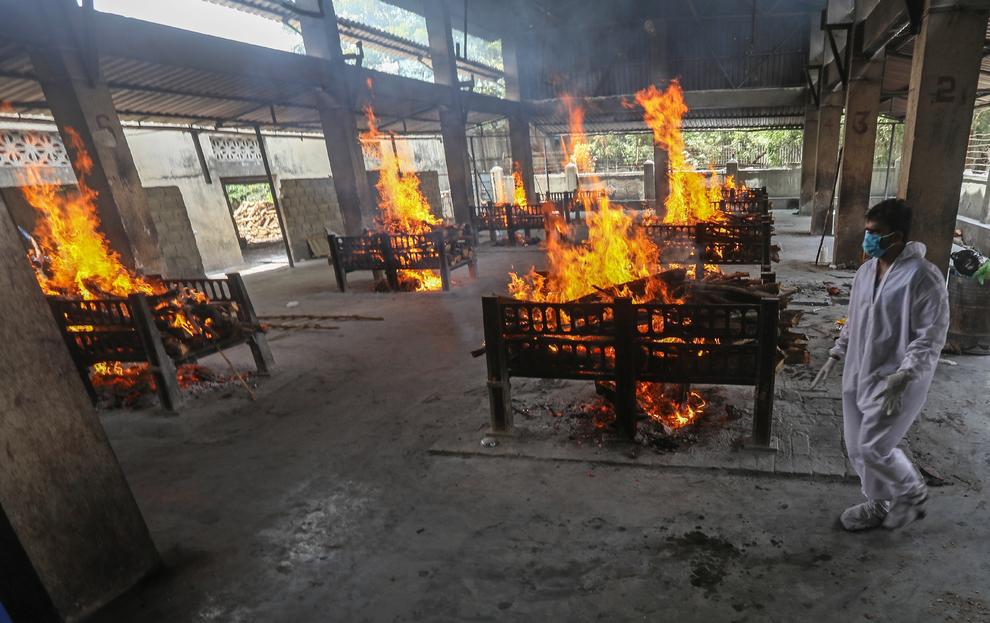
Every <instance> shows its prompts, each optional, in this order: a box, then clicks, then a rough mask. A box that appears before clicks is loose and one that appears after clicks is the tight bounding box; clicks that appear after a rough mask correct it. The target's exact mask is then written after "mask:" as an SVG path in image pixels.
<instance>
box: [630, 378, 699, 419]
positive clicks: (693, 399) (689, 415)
mask: <svg viewBox="0 0 990 623" xmlns="http://www.w3.org/2000/svg"><path fill="white" fill-rule="evenodd" d="M679 390H680V388H679V387H678V386H666V385H664V384H663V383H646V382H641V383H637V384H636V401H637V402H638V403H639V407H640V409H641V410H642V411H643V412H644V413H646V414H647V415H648V416H649V417H650V418H651V419H653V420H655V421H657V422H659V423H661V424H663V425H664V426H665V427H667V428H669V429H672V430H676V429H678V428H684V427H685V426H687V425H689V424H691V423H692V422H694V421H695V420H697V419H698V417H699V416H701V414H702V413H704V411H705V407H707V406H708V402H707V401H706V400H705V399H704V398H703V397H702V396H701V394H699V393H698V392H688V393H687V396H685V397H684V400H683V402H682V401H681V400H680V397H679V396H677V394H678V392H679Z"/></svg>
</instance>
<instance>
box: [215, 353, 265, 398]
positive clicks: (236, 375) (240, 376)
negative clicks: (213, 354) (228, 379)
mask: <svg viewBox="0 0 990 623" xmlns="http://www.w3.org/2000/svg"><path fill="white" fill-rule="evenodd" d="M217 354H218V355H220V356H221V357H223V360H224V361H226V362H227V365H228V366H230V371H231V372H232V373H233V374H234V376H235V377H237V380H238V381H240V382H241V385H243V386H244V389H246V390H247V393H248V396H250V397H251V400H257V399H258V396H257V395H256V394H255V393H254V391H253V390H252V389H251V386H250V385H248V382H247V381H246V380H245V379H244V377H243V376H242V375H241V373H240V372H238V371H237V369H236V368H234V362H232V361H231V360H230V359H228V358H227V354H226V353H225V352H223V351H222V350H220V349H217Z"/></svg>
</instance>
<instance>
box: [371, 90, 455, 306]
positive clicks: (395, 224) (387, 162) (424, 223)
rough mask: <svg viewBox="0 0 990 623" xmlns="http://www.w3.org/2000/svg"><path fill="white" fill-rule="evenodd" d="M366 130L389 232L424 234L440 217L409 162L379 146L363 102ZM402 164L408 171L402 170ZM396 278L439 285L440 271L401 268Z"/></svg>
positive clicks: (420, 285) (424, 287) (426, 286)
mask: <svg viewBox="0 0 990 623" xmlns="http://www.w3.org/2000/svg"><path fill="white" fill-rule="evenodd" d="M364 112H365V115H366V116H367V118H368V131H367V132H364V133H362V134H361V139H362V141H363V145H362V147H363V149H364V151H365V153H366V154H368V155H369V156H370V157H372V158H377V159H378V160H379V162H380V163H381V165H380V167H379V176H378V183H377V184H376V185H375V187H376V188H377V189H378V196H379V198H380V200H379V204H378V207H379V208H380V209H381V213H382V214H381V222H382V225H383V227H384V229H385V231H386V232H388V233H390V234H427V233H430V232H431V231H432V230H433V226H435V225H439V224H440V223H441V222H442V220H441V219H439V218H437V217H436V216H435V215H434V214H433V212H432V210H431V209H430V204H429V203H428V202H427V201H426V197H424V196H423V192H422V191H421V190H420V187H419V176H418V175H416V174H415V173H413V172H412V168H413V167H412V165H411V163H408V162H402V159H401V158H400V157H399V155H398V154H396V153H395V152H393V151H392V150H391V149H387V148H383V147H382V140H383V139H384V137H383V136H382V134H381V133H380V132H379V131H378V125H377V122H376V119H375V111H374V110H373V109H372V108H371V105H370V104H368V105H365V108H364ZM403 168H405V169H406V171H408V172H403V171H402V169H403ZM399 281H400V282H405V283H407V284H409V287H410V288H411V289H413V290H415V291H417V292H421V291H433V290H440V289H441V281H440V275H438V274H436V273H435V272H433V271H428V270H427V271H420V270H400V271H399Z"/></svg>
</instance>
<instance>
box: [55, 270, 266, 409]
mask: <svg viewBox="0 0 990 623" xmlns="http://www.w3.org/2000/svg"><path fill="white" fill-rule="evenodd" d="M163 283H164V284H165V286H166V287H167V288H169V290H176V289H180V288H190V289H193V290H197V291H199V292H201V293H203V295H205V296H206V298H207V299H208V304H209V305H212V306H217V307H225V308H227V309H228V310H230V311H231V313H232V315H234V316H236V318H237V320H238V322H239V323H240V330H239V331H236V332H234V333H233V334H231V335H229V336H226V337H224V338H223V339H220V340H214V341H210V342H209V343H208V344H207V345H206V346H204V347H202V348H198V349H196V350H194V351H191V352H189V353H188V354H186V355H185V356H183V357H181V358H172V357H170V356H169V354H168V353H167V352H166V350H165V345H164V344H163V342H162V336H161V333H160V332H159V329H158V325H157V324H156V323H155V311H154V309H155V306H156V304H157V303H158V302H159V301H160V300H161V299H163V298H166V297H168V296H169V295H167V294H166V295H160V296H149V295H144V294H132V295H130V296H128V297H127V298H106V299H97V300H90V301H83V300H77V299H62V298H57V297H48V303H49V305H50V306H51V308H52V312H53V313H54V315H55V320H56V322H57V323H58V325H59V328H60V329H61V331H62V337H63V338H64V339H65V343H66V345H67V346H68V347H69V353H70V354H71V355H72V361H73V363H74V364H75V366H76V369H77V370H78V371H79V375H80V376H81V377H82V380H83V384H84V385H85V386H86V391H87V392H88V393H89V396H90V399H92V400H93V401H94V402H96V390H95V389H94V388H93V384H92V382H91V380H90V378H89V367H90V366H92V365H93V364H97V363H109V362H115V361H120V362H123V363H147V364H148V366H149V367H150V370H151V373H152V376H153V378H154V379H155V385H156V387H157V390H158V396H159V398H160V399H161V404H162V407H163V408H165V409H166V410H168V411H177V410H178V409H179V407H180V406H181V404H182V395H181V393H180V392H179V382H178V378H177V377H176V366H177V365H179V364H184V363H192V362H194V361H196V360H198V359H200V358H202V357H206V356H207V355H211V354H213V353H216V352H219V351H221V350H225V349H227V348H231V347H233V346H238V345H240V344H247V345H248V346H249V347H250V348H251V353H252V354H253V355H254V362H255V365H256V366H257V370H258V374H269V373H270V372H271V370H272V368H273V367H274V365H275V360H274V359H273V358H272V352H271V349H270V348H269V347H268V340H267V338H266V337H265V334H264V332H263V331H262V330H261V326H260V324H259V323H258V317H257V315H255V312H254V307H253V306H252V304H251V299H250V298H249V297H248V293H247V288H245V287H244V280H243V279H242V278H241V276H240V274H238V273H228V274H227V278H226V279H205V278H204V279H198V278H197V279H164V280H163ZM235 310H236V311H235ZM73 327H85V329H86V330H73Z"/></svg>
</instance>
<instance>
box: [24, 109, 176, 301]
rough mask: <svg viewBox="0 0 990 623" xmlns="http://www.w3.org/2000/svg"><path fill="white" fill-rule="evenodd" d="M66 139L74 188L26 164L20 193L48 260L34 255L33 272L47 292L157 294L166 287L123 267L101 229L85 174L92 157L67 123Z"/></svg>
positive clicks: (90, 296) (95, 295) (81, 295)
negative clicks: (67, 189)
mask: <svg viewBox="0 0 990 623" xmlns="http://www.w3.org/2000/svg"><path fill="white" fill-rule="evenodd" d="M67 133H68V135H69V139H70V141H71V143H72V146H73V148H74V149H75V150H76V154H77V157H76V169H77V172H78V174H77V177H78V178H79V179H78V185H77V187H78V191H76V192H74V193H68V194H62V193H60V192H59V189H58V187H57V186H55V185H53V184H48V183H46V182H45V181H43V179H42V176H41V174H40V173H39V171H38V169H37V168H36V167H29V168H28V169H27V172H26V174H25V179H24V180H23V181H22V188H21V192H22V194H23V195H24V198H25V199H26V200H27V202H28V203H29V204H30V205H31V207H32V208H34V210H35V211H36V212H37V213H38V221H37V224H36V225H35V228H34V237H35V241H36V242H37V243H38V246H39V247H40V249H41V254H42V255H43V256H44V257H45V258H46V259H47V265H46V266H45V267H42V265H41V264H42V263H41V262H40V259H41V258H34V259H35V262H34V266H35V274H36V276H37V279H38V284H39V285H40V286H41V289H42V291H43V292H44V293H45V294H48V295H50V296H63V297H68V298H82V299H85V300H92V299H95V298H100V297H123V296H127V295H129V294H135V293H141V294H161V293H162V292H164V288H163V287H161V286H158V285H155V284H151V283H149V282H148V281H146V280H144V279H142V278H141V277H139V276H138V275H136V274H135V273H133V272H131V271H130V270H128V269H127V267H125V266H124V264H123V262H122V261H121V259H120V255H118V254H117V252H116V251H114V250H113V249H111V248H110V243H109V242H108V241H107V239H106V238H105V237H104V236H103V234H102V233H101V232H100V231H99V229H100V218H99V216H97V212H96V203H95V201H96V198H97V196H98V195H97V193H96V191H94V190H93V189H92V188H90V187H89V186H88V185H87V184H86V179H85V176H86V175H87V174H88V173H89V172H90V171H91V170H92V167H93V161H92V159H90V157H89V154H88V153H87V152H86V150H85V147H84V146H83V143H82V139H81V138H80V137H79V135H78V134H77V133H76V132H75V130H72V129H71V128H68V129H67Z"/></svg>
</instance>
